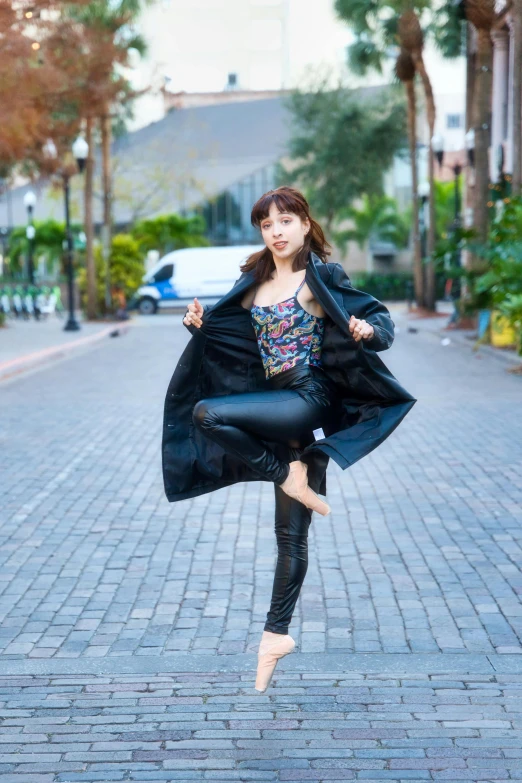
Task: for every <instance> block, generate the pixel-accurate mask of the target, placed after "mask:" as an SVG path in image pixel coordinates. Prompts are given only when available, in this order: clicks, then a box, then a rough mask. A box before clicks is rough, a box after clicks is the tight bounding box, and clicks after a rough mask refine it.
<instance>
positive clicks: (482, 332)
mask: <svg viewBox="0 0 522 783" xmlns="http://www.w3.org/2000/svg"><path fill="white" fill-rule="evenodd" d="M490 323H491V310H479V311H478V318H477V331H478V339H479V340H481V339H482V338H483V337H485V336H486V334H487V332H488V329H489V325H490Z"/></svg>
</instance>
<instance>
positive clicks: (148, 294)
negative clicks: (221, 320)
mask: <svg viewBox="0 0 522 783" xmlns="http://www.w3.org/2000/svg"><path fill="white" fill-rule="evenodd" d="M264 247H265V246H264V245H233V246H230V247H187V248H183V250H174V251H173V252H172V253H167V255H165V256H163V258H161V259H160V260H159V261H158V263H157V264H156V265H155V266H153V267H152V269H150V270H149V271H148V272H147V274H146V275H144V276H143V282H144V283H145V285H143V286H141V288H139V289H138V290H137V292H136V294H135V296H134V297H133V301H134V302H135V305H136V306H137V307H138V310H139V311H140V313H142V314H144V315H151V314H152V313H155V312H157V310H158V308H160V307H176V306H178V305H179V306H184V305H186V304H188V303H189V302H192V300H193V299H194V297H195V296H197V297H198V299H200V300H202V301H203V300H204V302H205V303H207V304H214V302H217V301H218V299H220V298H221V297H222V296H223V294H226V293H227V291H229V290H230V289H231V288H232V286H233V285H234V283H235V281H236V280H237V279H238V277H239V276H240V275H241V271H240V269H239V267H240V265H241V264H242V263H243V261H245V260H246V259H247V258H248V256H250V255H252V253H257V252H258V251H260V250H263V248H264Z"/></svg>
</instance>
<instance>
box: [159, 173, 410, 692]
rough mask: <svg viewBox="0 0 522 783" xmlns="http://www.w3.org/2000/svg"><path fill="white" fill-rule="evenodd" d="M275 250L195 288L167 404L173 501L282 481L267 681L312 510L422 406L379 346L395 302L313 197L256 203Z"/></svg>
mask: <svg viewBox="0 0 522 783" xmlns="http://www.w3.org/2000/svg"><path fill="white" fill-rule="evenodd" d="M252 223H253V225H254V226H257V227H259V228H260V230H261V234H262V238H263V241H264V243H265V248H264V250H262V251H261V252H259V253H256V254H254V255H252V256H251V257H250V258H249V259H247V261H246V262H245V264H244V265H243V266H242V268H241V271H242V275H241V277H240V278H239V279H238V280H237V281H236V283H235V285H234V287H233V288H232V289H231V291H230V292H229V293H228V294H226V295H225V296H224V297H222V298H221V299H220V300H219V302H217V303H216V304H215V305H214V306H212V307H206V308H203V307H202V306H201V304H200V303H199V301H198V300H197V298H195V299H194V302H193V304H190V305H189V306H188V309H187V312H186V313H185V316H184V318H183V323H184V324H185V326H187V328H188V329H189V331H190V332H191V334H192V335H193V337H192V340H191V341H190V342H189V345H188V346H187V348H186V349H185V351H184V353H183V355H182V357H181V359H180V361H179V363H178V366H177V367H176V370H175V372H174V375H173V378H172V380H171V383H170V386H169V390H168V392H167V398H166V402H165V419H164V431H163V472H164V480H165V489H166V494H167V497H168V499H169V500H171V501H174V500H181V499H184V498H187V497H195V496H196V495H200V494H203V493H205V492H209V491H212V490H213V489H217V488H219V487H223V486H227V485H230V484H233V483H236V482H238V481H255V480H257V481H259V480H261V481H270V482H272V483H273V484H274V490H275V534H276V540H277V547H278V559H277V565H276V571H275V577H274V584H273V591H272V600H271V604H270V610H269V612H268V614H267V620H266V623H265V626H264V632H263V636H262V638H261V642H260V646H259V652H258V669H257V678H256V684H255V688H256V690H257V691H259V692H261V693H262V692H264V691H265V690H266V688H267V687H268V685H269V683H270V680H271V677H272V674H273V672H274V669H275V666H276V664H277V660H278V659H280V658H281V657H283V656H284V655H287V654H288V653H291V652H292V651H293V650H294V648H295V642H294V640H293V639H292V638H291V636H289V634H288V626H289V624H290V621H291V619H292V615H293V612H294V608H295V605H296V602H297V599H298V596H299V593H300V590H301V586H302V584H303V580H304V577H305V574H306V571H307V566H308V545H307V541H308V528H309V525H310V522H311V517H312V511H313V510H315V511H317V512H318V513H319V514H321V515H326V514H328V513H329V512H330V507H329V506H328V505H327V504H326V503H325V502H324V501H323V500H321V498H319V496H318V495H317V494H316V493H317V492H320V493H321V494H326V479H325V473H326V467H327V464H328V460H329V458H330V457H332V458H333V459H334V460H335V461H336V462H337V463H338V464H339V465H340V466H341V467H342V468H343V469H344V468H346V467H348V465H350V464H353V463H354V462H355V461H356V460H358V459H360V458H361V457H362V456H364V455H365V454H367V453H369V452H370V451H371V450H372V449H373V448H375V447H376V446H377V445H378V444H379V443H381V442H382V441H383V440H384V439H385V438H386V437H388V435H389V434H390V433H391V432H392V430H393V429H395V427H396V426H397V425H398V424H399V422H400V421H401V420H402V419H403V418H404V416H405V415H406V413H407V412H408V411H409V410H410V408H411V407H412V406H413V404H414V403H415V399H414V398H413V397H411V395H409V394H408V392H406V391H405V390H404V389H403V388H402V387H401V386H400V385H399V384H398V382H397V381H396V379H395V378H394V377H393V375H392V374H391V373H390V372H389V371H388V370H387V368H386V367H385V366H384V364H383V363H382V361H381V360H380V359H379V357H378V356H377V353H376V352H377V351H381V350H385V349H387V348H388V347H389V346H390V345H391V343H392V341H393V330H394V325H393V322H392V320H391V318H390V314H389V312H388V310H387V308H386V307H385V306H384V305H383V304H381V303H380V302H378V301H377V300H376V299H374V298H373V297H371V296H370V295H368V294H365V293H363V292H362V291H357V290H356V289H354V288H353V287H352V286H351V284H350V281H349V279H348V277H347V276H346V274H345V273H344V271H343V269H342V267H341V265H340V264H333V263H328V262H327V256H328V255H329V252H330V251H329V246H328V244H327V242H326V240H325V238H324V234H323V231H322V229H321V227H320V226H319V224H318V223H317V222H316V221H315V220H314V219H313V218H312V217H311V215H310V211H309V206H308V203H307V201H306V199H305V198H304V197H303V195H302V194H301V193H299V192H298V191H296V190H294V189H293V188H289V187H281V188H278V189H277V190H272V191H269V192H268V193H266V194H265V195H264V196H262V197H261V198H260V199H259V200H258V201H257V202H256V204H254V207H253V210H252Z"/></svg>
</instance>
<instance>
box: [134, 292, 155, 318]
mask: <svg viewBox="0 0 522 783" xmlns="http://www.w3.org/2000/svg"><path fill="white" fill-rule="evenodd" d="M157 309H158V305H157V304H156V302H155V301H154V299H153V298H152V297H151V296H144V297H143V299H140V301H139V303H138V310H139V311H140V313H141V314H142V315H154V313H155V312H156V310H157Z"/></svg>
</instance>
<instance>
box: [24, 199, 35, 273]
mask: <svg viewBox="0 0 522 783" xmlns="http://www.w3.org/2000/svg"><path fill="white" fill-rule="evenodd" d="M35 204H36V195H35V194H34V193H33V191H32V190H28V191H27V193H26V194H25V196H24V206H25V208H26V209H27V228H26V230H25V235H26V237H27V274H28V277H29V282H30V284H31V285H34V260H33V257H34V236H35V230H34V226H33V210H34V207H35Z"/></svg>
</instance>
